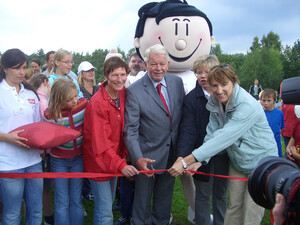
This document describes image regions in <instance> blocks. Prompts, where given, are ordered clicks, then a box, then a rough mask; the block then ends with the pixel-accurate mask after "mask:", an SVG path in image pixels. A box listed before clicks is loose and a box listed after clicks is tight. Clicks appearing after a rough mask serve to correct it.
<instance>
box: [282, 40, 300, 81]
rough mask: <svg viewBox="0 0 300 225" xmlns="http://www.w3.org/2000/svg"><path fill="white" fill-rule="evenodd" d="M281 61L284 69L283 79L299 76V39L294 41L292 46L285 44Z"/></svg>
mask: <svg viewBox="0 0 300 225" xmlns="http://www.w3.org/2000/svg"><path fill="white" fill-rule="evenodd" d="M282 63H283V70H284V79H286V78H290V77H295V76H300V41H299V39H298V40H297V41H296V42H295V43H294V46H293V47H292V48H291V47H290V46H286V47H285V48H284V49H283V53H282Z"/></svg>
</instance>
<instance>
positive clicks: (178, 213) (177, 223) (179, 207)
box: [83, 178, 271, 225]
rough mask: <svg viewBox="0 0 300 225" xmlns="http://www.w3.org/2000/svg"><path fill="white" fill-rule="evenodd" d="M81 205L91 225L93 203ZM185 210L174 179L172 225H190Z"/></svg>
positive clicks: (266, 218) (264, 223)
mask: <svg viewBox="0 0 300 225" xmlns="http://www.w3.org/2000/svg"><path fill="white" fill-rule="evenodd" d="M83 205H84V207H85V209H86V212H87V214H88V215H87V216H86V217H85V218H84V224H85V225H92V224H93V207H94V203H93V202H92V201H88V200H84V201H83ZM187 209H188V204H187V201H186V199H185V197H184V196H183V191H182V186H181V183H180V180H179V179H178V178H176V180H175V187H174V193H173V201H172V215H173V217H174V220H173V223H172V225H190V224H191V223H190V222H188V220H187ZM119 216H120V213H119V212H118V211H117V212H114V220H117V219H118V218H119ZM261 224H262V225H268V224H271V223H270V213H269V211H268V210H266V212H265V216H264V219H263V221H262V223H261Z"/></svg>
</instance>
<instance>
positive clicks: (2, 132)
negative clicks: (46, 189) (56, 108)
mask: <svg viewBox="0 0 300 225" xmlns="http://www.w3.org/2000/svg"><path fill="white" fill-rule="evenodd" d="M27 65H28V61H27V58H26V55H25V54H24V53H23V52H22V51H20V50H19V49H9V50H7V51H6V52H5V53H4V54H3V55H2V57H1V70H0V172H1V173H11V172H16V173H29V172H42V166H41V157H40V154H39V151H38V150H37V149H31V148H29V146H27V145H26V139H25V138H22V137H19V136H18V134H19V133H20V132H22V131H16V132H12V133H9V132H10V131H12V130H14V129H15V128H18V127H20V126H23V125H26V124H30V123H34V122H38V121H40V115H39V101H38V97H37V95H36V93H35V92H34V91H33V89H32V88H31V86H30V85H28V84H26V83H24V82H23V80H24V77H25V73H26V69H27ZM42 193H43V179H7V178H1V175H0V199H1V200H2V206H3V208H2V220H1V224H2V225H6V224H9V225H11V224H20V220H21V214H20V211H21V203H22V199H23V195H24V199H25V205H26V224H31V225H35V224H36V225H40V224H41V222H42Z"/></svg>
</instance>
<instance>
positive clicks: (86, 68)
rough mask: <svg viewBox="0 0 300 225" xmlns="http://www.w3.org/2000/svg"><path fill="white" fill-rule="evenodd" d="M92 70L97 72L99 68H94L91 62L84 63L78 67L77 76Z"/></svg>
mask: <svg viewBox="0 0 300 225" xmlns="http://www.w3.org/2000/svg"><path fill="white" fill-rule="evenodd" d="M90 69H95V70H96V69H97V68H96V67H94V66H93V65H92V64H91V63H90V62H88V61H83V62H82V63H80V64H79V66H78V72H77V74H79V73H80V72H81V71H89V70H90Z"/></svg>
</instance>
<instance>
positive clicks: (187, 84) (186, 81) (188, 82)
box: [168, 70, 197, 95]
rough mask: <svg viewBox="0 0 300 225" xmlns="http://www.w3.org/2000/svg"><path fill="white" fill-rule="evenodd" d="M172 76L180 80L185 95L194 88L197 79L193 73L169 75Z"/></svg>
mask: <svg viewBox="0 0 300 225" xmlns="http://www.w3.org/2000/svg"><path fill="white" fill-rule="evenodd" d="M168 74H172V75H176V76H178V77H180V78H181V79H182V82H183V88H184V92H185V94H186V95H187V94H188V93H189V92H190V91H191V90H193V89H194V88H195V87H196V81H197V78H196V76H195V74H194V72H193V71H190V70H189V71H185V72H183V73H169V72H168Z"/></svg>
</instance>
